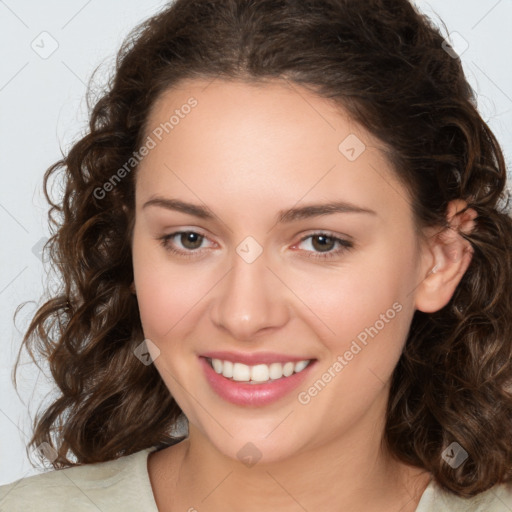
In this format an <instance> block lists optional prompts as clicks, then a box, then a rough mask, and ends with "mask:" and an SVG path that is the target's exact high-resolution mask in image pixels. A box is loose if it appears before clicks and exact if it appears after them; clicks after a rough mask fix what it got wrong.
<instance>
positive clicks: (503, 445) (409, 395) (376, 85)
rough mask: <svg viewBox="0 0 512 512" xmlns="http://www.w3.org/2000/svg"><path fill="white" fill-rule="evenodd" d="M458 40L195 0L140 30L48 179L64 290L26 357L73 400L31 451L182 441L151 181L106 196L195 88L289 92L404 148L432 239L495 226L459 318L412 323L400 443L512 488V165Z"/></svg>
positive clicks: (322, 3) (391, 413)
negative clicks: (162, 320)
mask: <svg viewBox="0 0 512 512" xmlns="http://www.w3.org/2000/svg"><path fill="white" fill-rule="evenodd" d="M443 40H444V38H443V36H442V35H441V32H440V30H439V29H437V28H436V27H435V25H434V24H433V23H432V22H431V21H430V20H429V19H428V18H427V17H426V16H424V15H422V14H420V13H419V12H418V11H417V10H416V9H415V8H414V7H413V6H412V5H411V4H410V3H409V1H407V0H365V1H353V0H177V1H176V2H174V3H173V4H171V5H168V6H165V7H164V8H163V9H162V10H161V12H159V13H158V14H157V15H155V16H153V17H152V18H150V19H148V20H147V21H145V22H144V23H142V24H141V25H139V26H138V27H136V28H135V29H134V30H133V31H132V32H131V33H130V36H129V37H128V38H127V39H126V40H125V41H124V43H123V45H122V47H121V49H120V51H119V53H118V56H117V61H116V67H115V73H114V74H113V76H112V78H111V80H110V81H109V83H108V86H107V88H106V90H105V91H102V93H101V96H100V97H99V99H98V101H96V102H95V104H94V106H93V107H92V108H91V112H90V123H89V130H88V132H87V134H86V135H85V136H84V137H83V138H81V139H80V140H78V141H77V142H76V143H75V144H74V145H73V146H72V148H71V149H70V150H69V152H68V153H67V155H65V156H64V157H63V158H62V159H61V160H60V161H58V162H57V163H55V164H54V165H53V166H51V167H50V168H49V169H48V170H47V171H46V173H45V176H44V192H45V195H46V198H47V200H48V202H49V204H50V205H51V208H50V210H49V222H50V225H51V228H52V236H51V238H50V240H49V241H48V243H47V246H46V247H45V251H47V250H49V252H50V261H51V262H52V265H53V266H54V267H55V270H56V271H57V273H58V275H59V276H60V277H61V279H62V285H61V288H60V289H59V290H58V294H54V295H52V296H51V298H50V300H48V301H47V302H45V303H44V304H43V305H42V306H41V307H40V308H39V309H38V311H37V312H36V314H35V315H34V317H33V319H32V321H31V323H30V325H29V328H28V330H27V332H26V334H25V337H24V339H23V342H22V346H21V347H20V354H21V350H22V349H23V347H25V348H26V349H27V351H28V352H29V354H30V355H31V357H32V358H33V359H34V360H35V361H36V359H37V354H38V355H39V356H42V357H43V358H44V360H46V361H47V362H48V363H49V368H50V370H51V374H52V376H53V378H54V380H55V382H56V384H57V386H58V388H59V396H58V397H57V398H56V399H55V400H54V401H53V402H52V403H51V404H49V405H48V406H47V407H46V408H45V409H44V410H43V411H38V416H37V418H36V419H35V420H34V434H33V437H32V439H31V441H30V444H29V446H32V447H37V446H39V445H40V444H41V443H43V442H46V443H48V444H49V445H50V446H51V447H53V448H54V449H55V450H56V452H57V457H56V458H55V460H53V462H52V464H53V466H54V468H62V467H66V466H72V465H75V464H84V463H94V462H99V461H107V460H111V459H115V458H118V457H120V456H122V455H128V454H131V453H133V452H136V451H139V450H142V449H144V448H148V447H150V446H155V445H166V444H169V443H171V442H173V441H175V440H176V437H174V435H173V434H172V433H171V429H172V427H173V426H174V425H175V424H176V421H177V419H178V417H179V416H180V414H181V410H180V408H179V406H178V405H177V403H176V402H175V401H174V399H173V397H172V396H171V395H170V393H169V391H168V389H167V388H166V386H165V384H164V382H163V380H162V379H161V378H160V375H159V373H158V371H157V370H156V368H155V366H154V365H149V366H146V365H143V364H141V363H140V361H139V360H138V359H137V358H136V357H134V349H135V348H136V347H137V346H138V345H139V344H140V343H141V341H142V340H143V339H144V335H143V330H142V326H141V322H140V317H139V311H138V305H137V299H136V296H134V294H132V293H131V290H130V285H131V283H132V281H133V268H132V258H131V237H132V230H133V224H134V215H135V213H134V211H135V197H134V196H135V192H134V190H135V177H136V165H135V166H134V167H133V169H132V172H128V173H126V176H125V177H123V179H122V180H119V183H117V184H116V186H115V187H112V190H110V191H109V192H108V193H106V194H105V193H101V194H100V193H98V191H99V190H105V188H102V187H104V184H105V183H107V182H108V181H109V180H110V179H111V178H112V176H113V172H114V171H115V170H116V169H120V168H122V167H123V165H125V164H126V162H128V161H130V158H133V155H134V152H136V151H137V148H139V147H141V144H142V141H143V137H144V135H145V133H146V128H147V126H146V123H147V119H148V113H149V111H150V109H151V107H152V106H153V105H154V104H155V101H156V99H157V98H158V97H160V95H161V94H162V93H163V92H164V91H166V90H168V89H169V88H171V87H173V86H175V85H176V84H177V83H178V82H179V81H182V80H184V79H195V78H203V79H204V78H207V79H215V78H221V79H226V80H243V81H247V82H249V83H254V82H264V81H265V80H272V79H283V78H284V79H286V80H289V81H290V82H292V83H294V84H298V85H301V86H303V87H306V88H308V89H309V90H311V91H313V92H315V93H316V94H318V95H320V96H321V97H324V98H327V99H330V100H333V101H334V102H336V103H337V104H339V105H341V106H342V107H343V108H345V109H346V110H348V112H349V113H350V114H351V115H352V117H353V118H354V119H355V120H356V121H358V122H359V123H360V124H361V125H363V126H364V127H365V128H366V129H367V130H369V131H370V132H371V133H372V134H374V135H376V136H377V137H378V138H379V139H380V140H381V141H383V142H384V143H385V145H386V146H388V147H389V148H391V151H390V153H389V155H387V156H388V158H389V159H390V161H391V163H392V164H393V166H394V168H395V171H396V174H397V176H398V177H399V178H400V179H401V180H402V181H403V182H404V183H405V184H406V185H407V187H408V190H409V191H410V197H411V205H412V206H413V208H414V216H415V218H416V225H417V227H418V229H419V228H423V227H427V226H441V227H446V226H447V223H446V212H447V205H448V202H449V201H451V200H453V199H463V200H464V201H466V202H467V204H468V207H470V208H473V209H474V210H475V211H476V212H477V214H478V217H477V219H476V224H475V229H474V230H473V232H472V233H470V234H462V236H463V237H464V238H465V239H466V240H467V241H469V242H470V244H471V246H472V249H473V251H474V252H473V258H472V261H471V264H470V266H469V268H468V270H467V271H466V273H465V275H464V276H463V278H462V280H461V282H460V283H459V285H458V287H457V289H456V291H455V293H454V295H453V297H452V299H451V301H450V302H449V303H448V304H447V305H446V306H445V307H444V308H442V309H441V310H440V311H437V312H435V313H432V314H426V313H422V312H420V311H416V312H415V315H414V317H413V319H412V323H411V326H410V332H409V335H408V339H407V342H406V345H405V348H404V351H403V354H402V356H401V358H400V360H399V362H398V364H397V366H396V369H395V371H394V373H393V377H392V385H391V392H390V398H389V403H388V410H387V420H386V430H385V437H384V441H385V443H386V444H387V446H388V447H389V449H390V450H391V453H393V454H394V456H396V457H397V459H399V460H401V461H403V462H405V463H408V464H412V465H414V466H418V467H421V468H424V469H426V470H428V471H429V472H431V473H432V475H433V476H434V478H435V480H436V481H437V482H438V483H439V484H440V485H441V486H442V487H443V488H445V489H446V490H448V491H451V492H453V493H455V494H458V495H461V496H473V495H475V494H477V493H480V492H482V491H484V490H486V489H488V488H489V487H491V486H492V485H494V484H496V483H499V482H510V481H511V480H512V470H511V468H512V443H511V442H510V439H511V430H512V393H511V388H510V383H511V381H512V363H511V361H512V322H511V318H512V254H511V247H512V218H511V217H510V215H509V213H508V206H509V198H508V197H507V196H506V193H505V191H506V188H505V186H506V166H505V162H504V157H503V154H502V151H501V149H500V146H499V144H498V142H497V140H496V138H495V136H494V135H493V133H492V132H491V130H490V129H489V127H488V126H487V124H486V123H485V122H484V121H483V119H482V118H481V116H480V115H479V113H478V111H477V108H476V105H475V98H474V95H473V92H472V90H471V87H470V86H469V85H468V82H467V81H466V79H465V76H464V73H463V69H462V66H461V62H460V59H457V58H454V56H453V55H450V54H449V53H448V52H447V51H445V48H443ZM90 93H91V86H89V89H88V95H90ZM125 169H126V167H125ZM58 170H61V171H62V172H63V183H64V187H65V189H64V194H63V198H62V200H61V201H60V202H57V203H55V202H53V201H52V199H51V198H50V196H49V193H48V180H49V178H50V177H51V176H52V175H53V174H54V173H55V172H56V171H58ZM56 214H58V217H59V218H56ZM55 228H57V229H56V230H55ZM18 309H19V308H18ZM17 312H18V310H17V311H16V313H17ZM20 354H18V360H17V361H16V366H15V370H14V381H15V383H16V370H17V366H18V363H19V357H20ZM36 362H37V361H36ZM453 441H456V442H458V443H459V444H460V445H461V446H462V447H464V449H465V450H466V451H467V452H468V453H469V454H470V457H469V459H467V460H466V462H465V463H464V464H463V465H461V466H459V467H458V468H457V469H453V468H451V467H450V466H449V465H448V464H446V463H445V462H444V461H443V459H442V457H441V453H442V451H443V449H444V448H445V447H446V446H448V445H449V444H450V443H451V442H453ZM71 458H74V459H75V460H71Z"/></svg>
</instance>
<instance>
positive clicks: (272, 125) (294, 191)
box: [137, 79, 406, 204]
mask: <svg viewBox="0 0 512 512" xmlns="http://www.w3.org/2000/svg"><path fill="white" fill-rule="evenodd" d="M146 137H149V138H151V139H152V140H153V141H154V148H153V149H151V151H149V153H148V155H147V156H146V157H145V158H144V160H143V161H142V162H141V164H140V166H139V169H138V173H139V174H140V176H138V179H137V182H138V188H139V190H142V191H144V190H145V191H146V192H147V194H149V193H150V192H155V191H159V192H160V189H162V188H163V189H166V190H167V189H168V190H169V191H171V190H172V191H174V190H176V189H179V190H180V191H181V192H183V193H184V194H186V195H187V196H188V197H189V198H191V199H192V198H193V196H194V192H196V196H197V195H198V194H199V192H201V193H203V194H204V193H207V194H208V197H210V198H211V199H212V200H214V199H215V197H218V198H225V197H226V195H228V196H234V195H235V194H236V195H240V196H243V195H244V194H245V195H246V198H247V200H255V201H256V200H258V199H260V200H261V199H262V198H263V197H265V198H269V199H275V200H276V201H277V200H279V199H280V200H281V202H282V201H287V202H291V203H292V204H293V203H294V202H297V201H299V200H301V198H304V197H305V196H306V195H308V196H309V197H310V198H311V199H315V200H317V199H318V198H321V197H323V196H325V195H326V194H331V195H333V194H336V192H338V193H339V194H338V195H345V198H347V197H346V196H347V195H348V196H350V197H349V199H352V200H354V201H357V200H361V201H370V202H377V203H378V202H379V201H380V202H389V199H390V194H391V195H397V193H398V194H399V195H400V194H401V195H402V196H404V195H405V194H406V192H405V191H404V190H403V189H401V187H400V184H399V183H398V181H397V179H396V176H395V175H394V172H393V170H392V168H391V165H390V164H389V162H388V161H387V159H386V157H385V152H384V150H385V148H384V146H383V144H382V143H381V142H380V141H379V140H377V139H376V138H375V137H373V136H372V135H371V134H370V133H369V132H367V131H366V130H365V129H364V128H363V127H361V126H360V125H358V124H357V123H356V122H355V121H353V120H352V119H351V118H350V116H349V115H348V114H347V113H346V111H344V110H343V108H342V107H340V106H339V105H336V104H335V103H334V102H331V101H328V100H326V99H325V98H322V97H320V96H317V95H316V94H314V93H313V92H311V91H309V90H307V89H305V88H303V87H300V86H298V85H296V84H291V83H290V82H288V81H284V80H280V81H273V82H269V83H264V84H251V83H245V82H237V81H223V80H219V79H216V80H213V81H199V80H194V81H186V82H182V83H180V84H179V85H178V87H176V88H173V89H170V90H168V91H166V92H164V93H163V94H162V95H161V96H160V97H159V98H158V100H157V101H156V102H155V104H154V105H153V108H152V110H151V112H150V115H149V117H148V121H147V123H146V133H145V138H146ZM196 199H197V197H196Z"/></svg>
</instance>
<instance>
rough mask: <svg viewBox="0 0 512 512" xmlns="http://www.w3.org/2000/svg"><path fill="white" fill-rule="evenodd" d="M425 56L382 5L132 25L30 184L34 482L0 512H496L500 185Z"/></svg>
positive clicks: (510, 234)
mask: <svg viewBox="0 0 512 512" xmlns="http://www.w3.org/2000/svg"><path fill="white" fill-rule="evenodd" d="M445 46H446V45H445V44H444V41H443V37H442V36H441V35H440V33H439V32H438V31H437V29H435V28H434V27H433V26H432V25H431V24H430V22H429V21H428V20H427V19H426V18H425V17H423V16H422V15H420V14H419V13H418V12H417V11H416V10H415V8H414V7H413V6H412V5H411V4H410V3H409V2H408V1H406V0H370V1H367V2H354V1H346V0H345V1H344V0H311V1H298V0H296V1H287V2H284V1H282V2H281V1H275V0H273V1H270V0H257V1H250V2H248V1H247V0H222V1H220V0H213V1H212V0H209V1H207V0H187V1H185V0H178V1H177V2H175V3H174V4H173V5H171V6H170V7H168V8H167V9H166V10H164V11H162V12H161V13H160V14H158V15H157V16H155V17H153V18H151V19H149V20H148V21H147V22H145V23H144V24H143V25H142V26H140V27H138V28H137V29H136V30H135V31H134V32H133V34H132V37H131V38H130V39H129V40H127V41H126V43H125V44H124V45H123V47H122V49H121V51H120V53H119V58H118V62H117V67H116V72H115V76H114V77H113V80H112V83H111V87H110V89H109V90H108V91H107V92H106V93H105V94H104V95H103V97H101V98H100V100H99V101H98V102H97V103H96V105H95V107H94V109H93V111H92V114H91V120H90V133H89V134H87V135H86V136H85V137H84V138H83V139H82V140H80V141H79V142H77V143H76V144H75V145H74V146H73V147H72V149H71V150H70V152H69V154H68V155H67V156H66V157H65V158H64V159H63V160H62V161H59V162H57V163H56V164H55V165H54V166H53V167H51V168H50V169H49V170H48V171H47V174H46V175H45V188H46V182H47V180H48V178H49V176H50V175H51V174H53V173H54V172H56V171H57V170H59V169H63V170H64V171H65V184H66V189H65V194H64V198H63V199H62V202H61V203H59V204H57V203H54V202H53V201H52V200H51V199H50V197H49V196H48V194H47V198H48V200H49V201H50V203H51V205H52V207H53V212H55V211H56V212H58V213H60V214H61V216H62V217H61V220H60V221H57V222H58V230H57V231H56V233H55V235H54V236H53V237H52V239H51V242H50V248H51V250H52V255H53V258H54V261H55V262H56V263H57V262H58V268H59V272H60V273H61V274H62V277H63V279H64V287H63V289H62V293H61V294H60V295H58V296H56V297H54V298H53V299H52V300H50V301H48V302H47V303H46V304H45V305H43V306H42V307H41V309H40V310H39V311H38V312H37V314H36V315H35V317H34V319H33V321H32V323H31V325H30V327H29V330H28V332H27V334H26V337H25V339H24V346H26V347H27V348H28V349H32V350H33V352H36V351H37V352H40V353H42V354H44V355H45V357H47V359H48V361H49V364H50V367H51V370H52V374H53V377H54V379H55V381H56V383H57V384H58V386H59V388H60V390H61V396H60V397H58V398H57V399H56V400H55V402H54V403H52V404H50V406H49V407H48V408H47V409H46V410H45V411H44V412H43V414H41V415H40V417H39V418H38V421H37V424H36V429H35V432H34V436H33V439H32V443H31V446H33V447H37V448H38V449H39V451H41V452H42V453H44V455H45V456H46V458H48V459H49V460H50V461H51V463H52V465H53V467H54V468H55V469H58V471H53V472H50V473H46V474H42V475H37V476H34V477H30V478H27V479H22V480H18V481H16V482H13V483H12V484H10V485H9V486H4V487H2V488H1V491H0V492H1V494H0V499H3V501H0V506H2V507H4V508H5V509H6V510H26V509H30V510H36V511H39V510H41V511H43V510H52V511H55V510H68V508H69V506H70V505H73V506H74V508H75V509H77V510H97V509H99V510H102V511H107V510H109V511H115V510H124V511H126V510H150V511H153V512H156V511H157V510H158V511H160V512H167V511H173V512H174V511H177V510H189V511H194V510H198V511H201V510H208V511H217V510H221V509H222V510H244V511H253V510H254V511H256V510H258V511H261V510H282V511H288V510H300V509H303V510H310V511H316V510H322V511H328V512H329V511H338V510H345V511H360V510H364V511H366V512H372V511H390V512H391V511H399V510H400V511H402V512H412V511H417V512H430V511H436V512H437V511H440V510H450V511H452V510H453V511H462V510H464V511H468V510H474V511H476V510H486V511H488V512H497V511H501V510H509V509H511V508H512V490H511V487H510V481H511V470H510V468H511V462H512V447H511V445H510V442H509V441H510V433H511V426H512V421H511V420H512V418H511V416H512V407H511V405H512V397H511V388H510V383H511V379H512V372H511V363H510V361H511V352H512V349H511V343H510V340H511V334H512V333H511V331H512V327H511V325H510V322H509V321H508V319H509V318H510V316H511V312H512V302H511V301H512V298H511V296H512V294H511V291H512V257H511V252H510V247H511V246H512V219H511V218H510V216H509V215H508V213H507V211H506V207H507V206H508V203H507V201H506V199H507V198H506V197H505V193H504V190H505V182H506V169H505V164H504V160H503V155H502V152H501V149H500V147H499V144H498V142H497V141H496V139H495V137H494V135H493V134H492V132H491V131H490V129H489V128H488V126H487V125H486V124H485V123H484V121H483V120H482V119H481V117H480V115H479V114H478V112H477V110H476V108H475V105H474V101H473V97H472V91H471V88H470V87H469V85H468V83H467V81H466V79H465V77H464V74H463V71H462V68H461V64H460V61H459V60H458V59H456V58H454V55H453V52H448V51H446V49H445ZM52 321H53V322H56V327H57V336H55V335H54V334H53V335H52V332H51V331H52V325H53V324H51V322H52ZM180 421H185V427H186V429H185V432H180V431H179V430H177V428H178V427H179V425H180V423H179V422H180ZM479 507H480V508H479ZM507 507H508V508H507Z"/></svg>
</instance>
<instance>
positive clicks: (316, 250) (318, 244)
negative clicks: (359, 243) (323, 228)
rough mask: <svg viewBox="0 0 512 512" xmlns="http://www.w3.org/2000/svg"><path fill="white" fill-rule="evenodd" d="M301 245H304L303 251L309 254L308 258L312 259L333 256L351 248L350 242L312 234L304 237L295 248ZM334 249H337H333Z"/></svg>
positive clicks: (327, 234) (328, 235)
mask: <svg viewBox="0 0 512 512" xmlns="http://www.w3.org/2000/svg"><path fill="white" fill-rule="evenodd" d="M302 243H305V245H306V249H305V250H306V251H307V252H310V253H311V254H310V255H309V256H310V257H313V258H315V257H317V258H322V257H330V256H335V255H337V254H341V253H342V252H344V251H346V250H348V249H350V248H352V247H353V243H352V242H349V241H348V240H343V239H342V238H338V237H336V236H332V235H330V234H329V233H313V234H311V235H308V236H305V237H304V238H302V240H301V241H300V242H299V243H298V244H297V246H300V244H302ZM336 247H338V249H335V248H336ZM333 249H334V250H333Z"/></svg>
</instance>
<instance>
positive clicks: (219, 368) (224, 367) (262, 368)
mask: <svg viewBox="0 0 512 512" xmlns="http://www.w3.org/2000/svg"><path fill="white" fill-rule="evenodd" d="M205 359H206V361H207V362H208V364H209V365H210V366H211V367H212V368H213V370H214V371H215V373H217V374H219V375H222V376H223V377H225V378H226V379H228V380H232V381H236V382H241V383H247V384H265V383H270V382H274V381H276V380H281V379H284V378H286V377H290V376H291V375H293V374H295V373H300V372H302V371H304V369H306V368H307V367H308V366H309V365H310V364H311V363H312V362H313V361H314V359H303V360H301V361H296V362H293V361H289V362H285V363H270V364H256V365H252V366H251V365H246V364H244V363H237V362H233V361H227V360H223V359H215V358H210V357H206V358H205Z"/></svg>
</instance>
